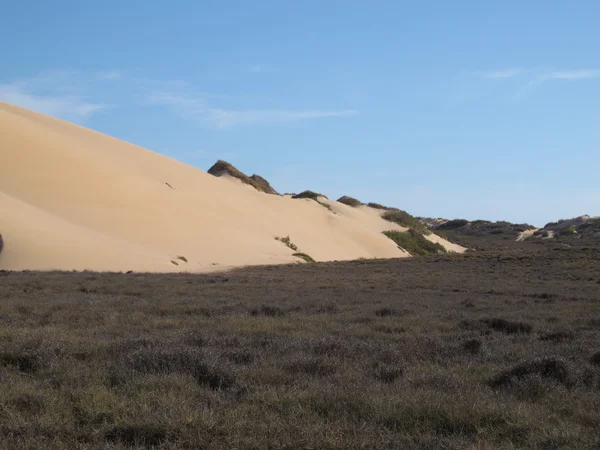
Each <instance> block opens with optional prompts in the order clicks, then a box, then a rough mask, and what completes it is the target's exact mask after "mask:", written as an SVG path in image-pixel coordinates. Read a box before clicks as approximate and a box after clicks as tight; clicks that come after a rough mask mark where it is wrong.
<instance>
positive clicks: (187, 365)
mask: <svg viewBox="0 0 600 450" xmlns="http://www.w3.org/2000/svg"><path fill="white" fill-rule="evenodd" d="M124 359H125V360H124V365H125V366H126V367H127V368H130V369H132V370H134V371H135V372H139V373H145V374H163V375H167V374H184V375H189V376H191V377H192V378H193V379H194V380H196V382H197V383H198V384H200V385H203V386H208V387H210V388H211V389H214V390H221V389H230V388H231V387H233V386H234V385H235V375H234V374H233V373H232V372H230V371H228V370H226V369H225V368H224V367H221V366H219V365H217V364H216V363H215V362H213V361H210V360H209V359H208V358H207V357H206V356H205V355H204V354H203V353H202V352H201V351H200V350H199V349H198V348H194V347H188V348H185V347H183V348H182V347H175V348H170V347H162V346H150V347H147V348H141V349H138V350H135V351H132V352H130V353H128V354H126V355H125V358H124Z"/></svg>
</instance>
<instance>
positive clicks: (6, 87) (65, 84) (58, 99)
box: [0, 70, 110, 122]
mask: <svg viewBox="0 0 600 450" xmlns="http://www.w3.org/2000/svg"><path fill="white" fill-rule="evenodd" d="M96 75H97V74H92V75H90V74H85V75H82V74H81V73H79V72H69V71H64V70H55V71H47V72H43V73H41V74H38V75H36V76H34V77H29V78H21V79H18V80H13V81H11V82H5V83H0V101H3V102H6V103H11V104H13V105H17V106H21V107H23V108H27V109H31V110H33V111H37V112H40V113H42V114H47V115H50V116H53V117H58V118H60V119H65V120H70V121H73V122H81V121H84V120H86V119H88V118H90V117H91V116H93V115H94V114H96V113H98V112H100V111H103V110H105V109H107V108H109V107H110V106H109V105H107V104H104V103H98V102H94V101H91V100H89V98H88V96H87V95H85V90H86V89H85V84H86V78H94V77H95V76H96Z"/></svg>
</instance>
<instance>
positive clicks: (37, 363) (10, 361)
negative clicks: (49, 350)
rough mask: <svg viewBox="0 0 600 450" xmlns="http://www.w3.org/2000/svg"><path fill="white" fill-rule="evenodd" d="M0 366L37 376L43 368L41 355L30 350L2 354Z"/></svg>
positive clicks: (0, 355)
mask: <svg viewBox="0 0 600 450" xmlns="http://www.w3.org/2000/svg"><path fill="white" fill-rule="evenodd" d="M0 366H3V367H14V368H16V369H17V370H19V372H23V373H26V374H35V373H37V372H38V370H39V369H40V368H41V367H42V358H41V356H40V354H39V353H37V352H33V351H30V350H20V351H7V352H2V353H0Z"/></svg>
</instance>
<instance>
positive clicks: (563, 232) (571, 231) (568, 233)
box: [560, 226, 577, 236]
mask: <svg viewBox="0 0 600 450" xmlns="http://www.w3.org/2000/svg"><path fill="white" fill-rule="evenodd" d="M575 233H577V230H575V227H573V226H570V227H567V228H565V229H563V230H561V232H560V234H561V235H564V236H571V235H572V234H575Z"/></svg>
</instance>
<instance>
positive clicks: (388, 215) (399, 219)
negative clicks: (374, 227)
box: [381, 209, 431, 235]
mask: <svg viewBox="0 0 600 450" xmlns="http://www.w3.org/2000/svg"><path fill="white" fill-rule="evenodd" d="M381 217H382V218H383V219H385V220H387V221H389V222H394V223H397V224H398V225H400V226H403V227H407V228H412V229H413V230H417V231H420V232H421V233H422V234H427V235H429V234H431V230H430V229H429V228H427V227H426V226H425V225H423V224H422V223H421V222H419V220H418V219H416V218H415V217H413V216H411V215H410V214H409V213H407V212H406V211H402V210H401V209H396V210H390V211H386V212H385V213H383V215H382V216H381Z"/></svg>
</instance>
